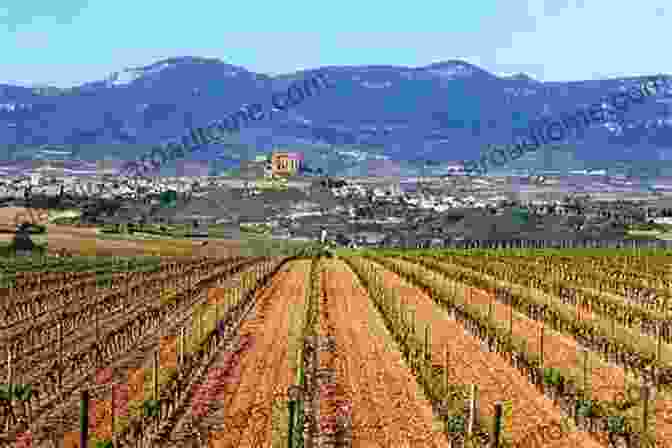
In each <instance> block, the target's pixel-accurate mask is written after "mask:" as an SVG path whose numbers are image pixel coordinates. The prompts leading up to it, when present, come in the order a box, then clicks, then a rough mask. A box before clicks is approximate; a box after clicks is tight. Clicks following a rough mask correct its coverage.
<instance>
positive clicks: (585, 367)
mask: <svg viewBox="0 0 672 448" xmlns="http://www.w3.org/2000/svg"><path fill="white" fill-rule="evenodd" d="M588 355H589V352H588V350H584V351H583V390H584V391H586V390H587V387H588Z"/></svg>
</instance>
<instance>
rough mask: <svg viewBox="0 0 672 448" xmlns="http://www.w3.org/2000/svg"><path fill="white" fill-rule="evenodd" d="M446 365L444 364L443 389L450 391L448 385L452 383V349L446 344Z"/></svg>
mask: <svg viewBox="0 0 672 448" xmlns="http://www.w3.org/2000/svg"><path fill="white" fill-rule="evenodd" d="M444 362H445V364H444V366H443V390H444V391H446V394H447V393H448V385H449V384H450V350H449V349H448V346H447V345H446V346H445V348H444Z"/></svg>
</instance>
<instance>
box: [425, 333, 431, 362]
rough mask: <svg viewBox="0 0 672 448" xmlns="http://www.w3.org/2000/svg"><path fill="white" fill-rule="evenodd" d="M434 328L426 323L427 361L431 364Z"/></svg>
mask: <svg viewBox="0 0 672 448" xmlns="http://www.w3.org/2000/svg"><path fill="white" fill-rule="evenodd" d="M431 332H432V329H431V327H430V325H429V324H426V325H425V350H424V351H425V362H426V363H427V364H430V365H431V361H432V353H431V347H430V345H431V339H432V333H431Z"/></svg>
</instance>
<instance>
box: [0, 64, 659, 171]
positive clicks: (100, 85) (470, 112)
mask: <svg viewBox="0 0 672 448" xmlns="http://www.w3.org/2000/svg"><path fill="white" fill-rule="evenodd" d="M316 72H323V73H326V74H327V76H328V77H329V79H331V80H332V83H334V85H335V88H332V89H327V90H324V91H321V92H320V93H319V94H318V95H317V96H313V97H311V98H307V99H306V100H305V101H303V102H302V103H301V104H299V105H298V106H297V107H295V108H293V109H290V110H289V111H288V112H286V113H279V114H277V115H275V116H274V118H273V120H272V121H267V120H262V121H260V122H257V123H255V124H253V125H251V126H249V127H247V128H245V129H243V130H242V131H241V132H240V134H238V135H235V136H232V137H231V141H230V142H227V143H224V144H217V145H209V146H208V147H206V148H205V149H204V150H202V151H199V152H197V153H195V154H192V155H191V158H192V159H196V160H208V161H214V160H218V161H219V163H220V164H223V165H230V164H232V163H233V164H235V161H236V160H239V159H241V158H252V157H254V155H255V154H258V153H261V152H269V151H270V150H271V149H273V148H283V149H285V148H286V149H292V150H299V151H303V152H304V154H305V158H306V162H307V163H308V164H309V165H310V166H311V167H313V168H318V167H320V168H322V169H324V170H326V171H327V172H329V173H330V174H342V173H346V172H353V170H355V171H357V172H359V171H361V170H359V171H358V168H361V167H362V166H366V164H368V163H370V162H372V161H373V162H375V161H376V160H389V161H390V164H393V165H395V168H393V169H392V171H393V172H395V173H397V172H399V169H400V167H403V169H402V170H401V173H402V175H403V174H407V173H409V172H411V171H413V172H417V171H418V170H420V169H429V170H439V171H440V169H441V168H440V167H441V166H442V165H445V163H448V162H455V161H460V160H469V159H475V158H478V157H479V156H480V154H481V152H483V151H485V150H486V146H487V145H488V144H507V143H510V142H512V141H513V138H514V136H515V135H516V134H517V133H519V132H525V130H526V128H527V126H528V123H529V122H530V121H532V120H537V119H539V118H543V117H554V116H559V115H560V114H561V113H563V112H568V113H571V112H573V111H575V110H577V109H578V108H580V107H583V106H589V105H591V104H593V103H595V102H597V101H600V99H601V98H603V97H605V96H606V95H609V94H610V93H614V92H616V91H618V90H623V89H626V88H628V87H630V86H632V85H635V84H639V83H641V82H642V81H643V79H644V77H637V76H633V77H629V78H614V79H606V80H586V81H574V82H541V81H537V80H535V79H533V78H531V77H530V76H527V75H525V74H517V75H513V76H498V75H495V74H492V73H489V72H487V71H486V70H483V69H481V68H479V67H477V66H475V65H472V64H469V63H467V62H464V61H459V60H452V61H446V62H440V63H435V64H431V65H428V66H425V67H401V66H330V67H320V68H317V69H314V70H304V71H298V72H295V73H290V74H284V75H277V76H269V75H265V74H259V73H254V72H251V71H248V70H246V69H244V68H242V67H237V66H234V65H229V64H226V63H224V62H222V61H220V60H217V59H207V58H199V57H180V58H172V59H166V60H162V61H158V62H155V63H153V64H151V65H148V66H144V67H137V68H127V69H124V70H122V71H120V72H116V73H113V74H111V75H109V76H108V77H107V78H105V79H102V80H98V81H93V82H90V83H86V84H83V85H80V86H77V87H72V88H67V89H61V88H57V87H20V86H13V85H6V84H3V85H0V160H8V159H9V160H26V159H35V158H59V157H60V158H63V157H72V158H74V159H81V160H88V161H94V160H102V159H112V160H132V159H135V158H136V157H138V156H139V155H141V154H142V153H144V152H146V151H147V150H148V149H149V148H150V147H151V146H152V145H153V144H156V143H159V142H160V141H162V140H164V139H167V138H171V137H177V136H180V135H182V134H184V133H185V132H186V130H187V129H188V128H190V127H200V126H204V125H206V124H207V123H208V122H210V121H211V120H215V119H219V118H223V117H224V116H225V115H228V114H230V113H232V112H235V111H236V110H238V109H239V108H240V107H241V106H244V105H249V104H254V103H261V104H269V103H270V99H271V95H272V94H273V93H274V92H279V91H283V90H286V89H287V87H288V86H289V85H290V84H291V83H292V82H294V81H302V80H303V79H304V78H309V77H311V76H312V75H313V74H315V73H316ZM651 75H655V74H651ZM671 101H672V89H670V90H668V91H666V92H663V93H661V94H659V95H656V96H655V97H651V98H648V99H647V101H646V102H645V103H644V104H634V105H633V106H632V107H631V108H630V110H629V111H628V112H627V113H625V114H622V115H620V116H617V115H615V116H614V117H613V120H612V121H610V122H608V123H605V124H604V125H599V126H593V127H591V128H589V129H587V130H585V131H584V132H582V133H580V135H578V136H577V137H574V138H572V139H570V140H568V141H567V142H566V143H565V144H562V145H555V147H553V148H547V149H545V150H542V151H539V153H537V154H531V155H530V156H528V157H525V158H523V159H520V160H518V161H516V162H514V163H512V164H511V165H510V166H508V167H506V168H505V170H511V169H514V168H515V169H528V170H529V169H535V170H539V169H544V168H545V169H560V170H562V169H580V168H586V169H598V168H600V169H602V168H609V169H613V168H614V167H615V166H621V167H623V166H626V167H627V166H633V165H647V164H648V165H651V164H655V166H656V167H663V168H664V169H668V166H669V168H672V162H669V161H670V160H672V116H670V110H669V108H670V106H669V105H670V102H671ZM427 161H430V162H427ZM175 163H176V162H169V163H167V164H166V166H165V167H163V169H162V171H164V173H165V174H170V173H172V172H173V170H174V169H175ZM374 164H375V163H374Z"/></svg>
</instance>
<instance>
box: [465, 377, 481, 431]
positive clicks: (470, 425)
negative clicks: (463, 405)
mask: <svg viewBox="0 0 672 448" xmlns="http://www.w3.org/2000/svg"><path fill="white" fill-rule="evenodd" d="M470 392H471V393H470V394H469V420H468V421H467V428H466V429H467V435H469V436H471V435H472V434H473V433H474V424H475V422H476V414H477V413H478V385H477V384H471V390H470Z"/></svg>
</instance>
